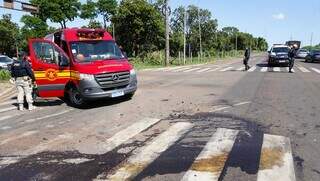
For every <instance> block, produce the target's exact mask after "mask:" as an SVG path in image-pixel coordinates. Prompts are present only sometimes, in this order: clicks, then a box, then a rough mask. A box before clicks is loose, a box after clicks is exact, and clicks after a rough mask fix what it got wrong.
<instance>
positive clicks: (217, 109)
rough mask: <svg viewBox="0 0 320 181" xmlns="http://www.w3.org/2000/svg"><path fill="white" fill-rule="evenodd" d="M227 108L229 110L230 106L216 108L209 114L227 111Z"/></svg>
mask: <svg viewBox="0 0 320 181" xmlns="http://www.w3.org/2000/svg"><path fill="white" fill-rule="evenodd" d="M229 108H231V106H224V107H218V108H216V109H214V110H212V111H210V112H218V111H222V110H225V109H229Z"/></svg>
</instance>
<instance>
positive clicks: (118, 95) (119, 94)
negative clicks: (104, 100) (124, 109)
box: [111, 91, 124, 97]
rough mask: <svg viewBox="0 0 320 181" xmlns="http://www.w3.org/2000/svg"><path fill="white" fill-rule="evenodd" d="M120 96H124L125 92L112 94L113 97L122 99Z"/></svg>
mask: <svg viewBox="0 0 320 181" xmlns="http://www.w3.org/2000/svg"><path fill="white" fill-rule="evenodd" d="M120 96H124V92H123V91H116V92H113V93H111V97H120Z"/></svg>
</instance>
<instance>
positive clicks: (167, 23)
mask: <svg viewBox="0 0 320 181" xmlns="http://www.w3.org/2000/svg"><path fill="white" fill-rule="evenodd" d="M168 3H169V0H165V18H166V60H165V66H169V64H170V42H169V38H170V35H169V33H170V32H169V31H170V27H169V16H170V15H169V6H168Z"/></svg>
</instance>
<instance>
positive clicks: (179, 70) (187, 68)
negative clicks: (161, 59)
mask: <svg viewBox="0 0 320 181" xmlns="http://www.w3.org/2000/svg"><path fill="white" fill-rule="evenodd" d="M189 69H192V67H184V68H181V69H178V70H174V71H173V72H182V71H185V70H189Z"/></svg>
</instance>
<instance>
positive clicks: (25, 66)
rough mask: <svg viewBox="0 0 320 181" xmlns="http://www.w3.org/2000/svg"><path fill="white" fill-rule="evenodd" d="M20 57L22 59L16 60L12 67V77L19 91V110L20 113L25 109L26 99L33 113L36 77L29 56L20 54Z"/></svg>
mask: <svg viewBox="0 0 320 181" xmlns="http://www.w3.org/2000/svg"><path fill="white" fill-rule="evenodd" d="M19 57H22V59H20V60H15V61H14V62H13V64H12V66H11V76H12V77H13V78H14V79H15V85H16V87H17V90H18V96H17V97H18V106H19V107H18V109H19V110H20V111H22V110H23V109H24V97H26V101H27V103H28V109H29V110H30V111H31V110H33V109H34V106H33V98H32V89H33V83H34V82H35V77H34V74H33V71H32V69H31V66H30V64H29V62H28V60H27V56H26V55H25V54H24V53H20V55H19Z"/></svg>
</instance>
